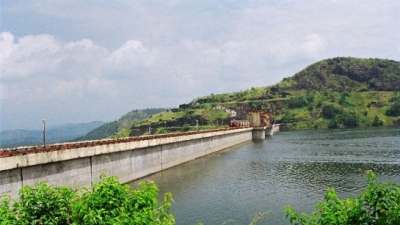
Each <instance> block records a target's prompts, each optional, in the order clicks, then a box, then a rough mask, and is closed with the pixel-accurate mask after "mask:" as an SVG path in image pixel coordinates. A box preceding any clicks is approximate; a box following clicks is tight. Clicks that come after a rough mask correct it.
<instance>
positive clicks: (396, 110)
mask: <svg viewBox="0 0 400 225" xmlns="http://www.w3.org/2000/svg"><path fill="white" fill-rule="evenodd" d="M386 116H400V101H396V102H394V103H393V104H392V105H391V106H390V108H389V109H388V110H387V111H386Z"/></svg>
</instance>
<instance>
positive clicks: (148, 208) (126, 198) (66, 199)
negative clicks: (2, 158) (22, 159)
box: [0, 177, 175, 225]
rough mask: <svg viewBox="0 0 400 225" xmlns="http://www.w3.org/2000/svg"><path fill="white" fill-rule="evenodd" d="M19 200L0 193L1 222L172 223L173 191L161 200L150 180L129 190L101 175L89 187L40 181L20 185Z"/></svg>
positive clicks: (3, 224)
mask: <svg viewBox="0 0 400 225" xmlns="http://www.w3.org/2000/svg"><path fill="white" fill-rule="evenodd" d="M19 194H20V200H18V201H15V203H13V202H12V200H11V198H10V197H9V196H6V195H3V196H0V200H1V201H0V203H1V205H0V224H1V225H6V224H11V225H17V224H18V225H28V224H29V225H39V224H40V225H50V224H51V225H57V224H60V225H61V224H62V225H69V224H73V225H92V224H93V225H111V224H117V225H122V224H135V225H145V224H146V225H148V224H151V225H161V224H163V225H164V224H165V225H172V224H175V220H174V216H173V215H172V214H171V213H169V208H170V206H171V204H170V202H171V201H172V195H171V194H170V193H167V194H166V195H165V197H164V202H163V204H161V205H159V204H158V201H157V196H158V188H157V186H156V185H155V184H154V183H153V182H151V181H149V182H147V183H144V182H142V183H140V184H139V188H138V189H136V190H131V187H130V186H128V185H122V184H121V183H120V182H119V180H118V178H117V177H102V179H101V181H100V182H99V183H96V184H94V185H93V188H92V189H85V188H82V189H79V190H72V189H71V188H69V187H54V186H49V185H47V184H46V183H44V182H42V183H40V184H39V185H38V186H35V187H32V186H26V187H23V188H22V189H21V190H20V192H19Z"/></svg>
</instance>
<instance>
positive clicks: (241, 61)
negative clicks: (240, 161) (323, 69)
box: [0, 0, 400, 130]
mask: <svg viewBox="0 0 400 225" xmlns="http://www.w3.org/2000/svg"><path fill="white" fill-rule="evenodd" d="M0 8H1V12H0V13H1V21H0V22H1V24H0V25H1V31H0V71H1V72H0V103H1V104H0V113H1V116H0V130H10V129H36V130H40V129H41V128H42V126H43V124H42V119H45V120H46V124H48V125H60V124H66V123H83V122H90V121H113V120H117V119H118V118H120V117H121V116H122V115H124V114H126V113H128V112H130V111H132V110H134V109H144V108H158V107H166V108H175V107H178V106H179V104H183V103H189V102H190V101H192V100H193V99H196V98H197V97H201V96H205V95H210V94H218V93H228V92H234V91H240V90H246V89H250V88H251V87H261V86H268V85H273V84H276V83H278V82H279V81H281V80H282V79H283V78H285V77H291V76H293V75H294V74H295V73H296V72H299V71H300V70H302V69H304V68H305V67H307V66H308V65H310V64H312V63H314V62H317V61H319V60H322V59H326V58H333V57H338V56H351V57H362V58H384V59H392V60H398V61H400V1H398V0H382V1H380V0H379V1H377V0H312V1H311V0H265V1H259V0H248V1H239V0H219V1H211V0H185V1H181V0H160V1H153V0H143V1H141V0H135V1H132V0H113V1H108V0H85V1H82V0H58V1H54V0H1V1H0Z"/></svg>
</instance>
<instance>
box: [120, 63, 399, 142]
mask: <svg viewBox="0 0 400 225" xmlns="http://www.w3.org/2000/svg"><path fill="white" fill-rule="evenodd" d="M399 91H400V62H397V61H393V60H387V59H360V58H351V57H338V58H332V59H326V60H322V61H319V62H316V63H314V64H312V65H310V66H308V67H307V68H305V69H304V70H302V71H300V72H298V73H296V74H295V75H293V76H292V77H289V78H285V79H283V80H282V81H281V82H279V83H278V84H276V85H272V86H264V87H252V88H250V89H249V90H245V91H240V92H233V93H226V94H211V95H208V96H203V97H199V98H196V99H194V100H193V101H192V102H190V103H188V104H182V105H180V106H179V108H176V109H172V110H168V111H163V112H159V113H156V114H154V115H151V116H149V117H146V118H144V119H143V120H142V121H140V122H138V123H135V124H133V125H132V127H131V128H130V132H129V135H131V136H136V135H143V134H148V132H149V128H150V132H151V133H152V134H154V133H167V132H176V131H187V130H195V129H209V128H216V127H220V126H227V125H226V124H227V123H228V121H229V120H231V119H245V114H246V110H248V109H266V110H269V111H271V112H273V119H274V120H275V122H276V123H282V124H283V128H284V129H310V128H343V127H367V126H392V125H400V118H399V116H400V93H399ZM197 124H198V126H197ZM124 135H125V136H126V135H128V134H127V132H126V131H125V133H124V134H121V133H120V134H119V136H124Z"/></svg>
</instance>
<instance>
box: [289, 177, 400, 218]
mask: <svg viewBox="0 0 400 225" xmlns="http://www.w3.org/2000/svg"><path fill="white" fill-rule="evenodd" d="M367 181H368V185H367V187H366V188H365V190H364V191H363V193H361V194H360V195H359V196H358V197H356V198H348V199H346V200H341V199H339V197H338V196H337V194H336V192H335V190H334V189H333V188H329V189H328V190H327V192H326V194H325V198H324V200H323V201H321V202H320V203H318V204H317V209H318V210H317V211H316V212H314V213H312V214H298V213H297V212H296V211H295V210H294V209H293V208H292V207H290V206H287V207H285V211H286V218H288V219H289V220H290V223H291V224H298V225H300V224H302V225H352V224H370V225H373V224H377V225H378V224H379V225H391V224H400V213H399V212H400V186H399V185H397V184H392V183H385V182H384V183H379V182H378V180H377V178H376V176H375V174H374V173H372V171H369V172H367Z"/></svg>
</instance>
